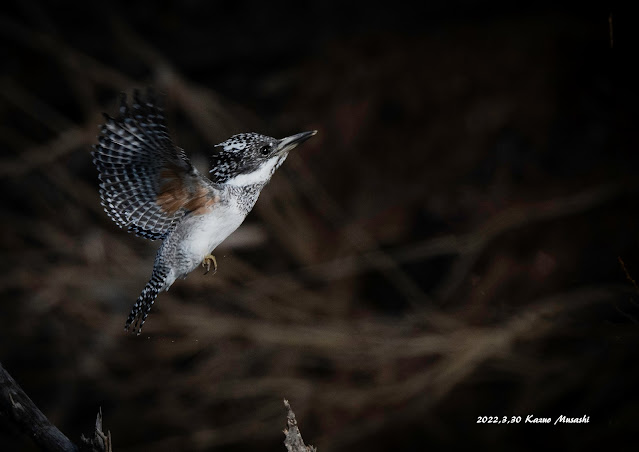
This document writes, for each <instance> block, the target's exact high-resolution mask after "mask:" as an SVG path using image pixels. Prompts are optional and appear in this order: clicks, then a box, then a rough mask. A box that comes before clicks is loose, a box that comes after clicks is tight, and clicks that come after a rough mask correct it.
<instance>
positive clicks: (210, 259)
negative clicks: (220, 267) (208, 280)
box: [202, 254, 217, 275]
mask: <svg viewBox="0 0 639 452" xmlns="http://www.w3.org/2000/svg"><path fill="white" fill-rule="evenodd" d="M211 262H213V274H216V273H217V260H216V259H215V256H213V255H212V254H207V255H206V256H204V260H203V261H202V267H206V271H205V272H204V274H205V275H206V274H207V273H208V272H209V271H211Z"/></svg>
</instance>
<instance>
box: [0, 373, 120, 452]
mask: <svg viewBox="0 0 639 452" xmlns="http://www.w3.org/2000/svg"><path fill="white" fill-rule="evenodd" d="M0 419H1V420H2V421H3V422H6V423H8V424H13V425H14V426H15V427H16V428H17V430H19V431H20V432H22V433H23V434H24V435H25V436H27V437H29V438H31V439H32V440H33V442H34V443H35V444H36V445H37V446H38V447H39V448H40V449H42V450H45V451H54V452H68V451H73V452H76V451H85V452H112V449H111V432H108V433H107V434H104V432H102V410H100V411H99V412H98V417H97V419H96V422H95V432H94V438H93V439H91V440H89V439H86V438H85V437H84V436H83V437H82V440H83V444H82V445H81V446H80V447H78V446H76V445H75V444H74V443H73V442H71V440H70V439H69V438H67V437H66V435H65V434H64V433H62V432H61V431H60V430H59V429H58V428H57V427H56V426H55V425H53V424H51V422H50V421H49V419H47V417H46V416H45V415H44V414H43V413H42V411H40V409H39V408H38V407H37V406H36V405H35V403H33V401H32V400H31V398H30V397H29V396H28V395H27V394H26V393H25V392H24V391H23V390H22V388H21V387H20V385H18V383H16V381H15V380H14V379H13V377H11V375H10V374H9V372H7V371H6V370H5V368H4V367H3V366H2V363H0Z"/></svg>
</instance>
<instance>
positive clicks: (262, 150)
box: [260, 146, 271, 155]
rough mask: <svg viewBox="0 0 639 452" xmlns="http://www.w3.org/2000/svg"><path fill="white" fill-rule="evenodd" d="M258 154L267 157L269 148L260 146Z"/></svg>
mask: <svg viewBox="0 0 639 452" xmlns="http://www.w3.org/2000/svg"><path fill="white" fill-rule="evenodd" d="M260 152H261V153H262V155H268V154H269V153H270V152H271V147H270V146H262V147H261V148H260Z"/></svg>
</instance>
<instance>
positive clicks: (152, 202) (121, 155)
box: [93, 91, 219, 240]
mask: <svg viewBox="0 0 639 452" xmlns="http://www.w3.org/2000/svg"><path fill="white" fill-rule="evenodd" d="M105 118H106V122H105V124H104V125H102V127H101V134H100V136H99V138H98V144H96V145H95V146H94V152H93V157H94V160H93V162H94V163H95V166H96V167H97V169H98V172H99V177H100V181H101V183H100V196H101V198H102V205H103V206H104V210H105V211H106V212H107V214H108V215H109V216H110V217H111V219H113V221H115V222H116V223H117V224H118V226H120V227H126V228H128V230H129V231H130V232H134V233H135V234H137V235H139V236H143V237H146V238H148V239H151V240H156V239H159V238H164V237H165V236H166V235H167V234H168V233H169V232H170V231H171V230H172V229H173V228H174V227H175V225H176V224H177V223H178V222H179V221H180V220H181V219H182V218H183V217H184V216H185V215H187V214H190V213H194V214H201V213H204V212H205V211H207V210H208V209H209V208H211V207H212V205H213V204H214V203H215V202H216V201H217V199H219V198H218V196H217V194H216V190H215V189H214V188H213V187H212V186H211V184H210V183H209V181H208V180H206V179H205V178H203V177H202V176H201V175H200V174H199V173H198V172H197V170H196V169H195V168H194V167H193V165H191V163H190V161H189V159H188V158H187V157H186V155H185V154H184V152H183V151H182V150H181V149H179V148H177V147H176V146H174V145H173V143H172V141H171V138H170V136H169V131H168V128H167V126H166V121H165V119H164V115H163V112H162V109H161V108H159V107H158V106H157V105H156V102H155V101H154V99H153V98H152V96H151V94H150V93H149V94H147V98H146V99H141V97H140V95H139V93H138V91H135V92H134V95H133V104H132V106H131V107H129V106H128V105H127V100H126V95H125V94H122V96H121V105H120V111H119V115H118V116H117V117H116V118H111V117H109V116H108V115H106V114H105Z"/></svg>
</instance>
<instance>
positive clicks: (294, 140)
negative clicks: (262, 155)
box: [277, 130, 317, 154]
mask: <svg viewBox="0 0 639 452" xmlns="http://www.w3.org/2000/svg"><path fill="white" fill-rule="evenodd" d="M316 133H317V130H311V131H310V132H302V133H298V134H295V135H291V136H290V137H286V138H282V139H281V140H280V141H279V142H278V143H277V153H278V154H286V153H287V152H288V151H290V150H291V149H294V148H295V147H296V146H297V145H298V144H300V143H303V142H304V141H306V140H308V139H309V138H310V137H312V136H313V135H315V134H316Z"/></svg>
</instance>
